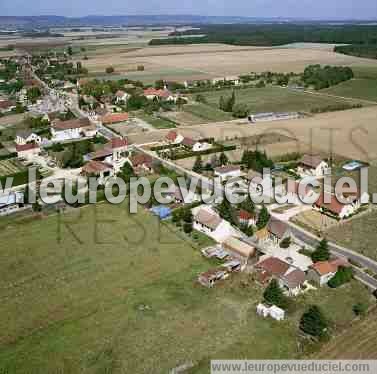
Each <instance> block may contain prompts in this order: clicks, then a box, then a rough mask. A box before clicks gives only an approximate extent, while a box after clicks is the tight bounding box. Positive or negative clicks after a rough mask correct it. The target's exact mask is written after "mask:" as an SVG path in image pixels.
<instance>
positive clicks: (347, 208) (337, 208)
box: [313, 192, 359, 219]
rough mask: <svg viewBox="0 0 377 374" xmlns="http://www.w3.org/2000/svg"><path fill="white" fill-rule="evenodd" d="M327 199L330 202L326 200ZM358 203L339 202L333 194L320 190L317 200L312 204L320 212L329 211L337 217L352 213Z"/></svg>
mask: <svg viewBox="0 0 377 374" xmlns="http://www.w3.org/2000/svg"><path fill="white" fill-rule="evenodd" d="M327 199H329V201H330V202H327ZM358 207H359V205H358V204H356V205H354V204H353V203H352V202H351V201H350V202H349V203H346V204H344V203H341V202H340V201H339V200H338V199H337V198H336V196H335V195H333V194H330V193H327V192H322V193H321V195H320V196H319V198H318V200H317V201H316V202H315V203H314V204H313V208H314V209H315V210H317V211H319V212H321V213H324V214H326V213H329V214H330V215H333V216H335V217H337V218H339V219H344V218H347V217H349V216H351V215H353V214H354V213H355V212H356V210H357V209H358Z"/></svg>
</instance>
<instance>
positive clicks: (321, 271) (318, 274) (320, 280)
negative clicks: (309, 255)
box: [307, 258, 350, 286]
mask: <svg viewBox="0 0 377 374" xmlns="http://www.w3.org/2000/svg"><path fill="white" fill-rule="evenodd" d="M349 266H350V264H349V262H348V261H347V259H345V258H336V259H333V260H329V261H320V262H316V263H315V264H313V265H312V266H311V267H310V269H309V271H308V275H307V278H308V280H310V281H312V282H314V283H315V284H317V285H319V286H324V285H325V284H327V282H328V281H329V280H330V279H331V278H333V277H334V276H335V274H336V272H337V271H338V269H339V267H349Z"/></svg>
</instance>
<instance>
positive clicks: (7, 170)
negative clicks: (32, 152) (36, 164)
mask: <svg viewBox="0 0 377 374" xmlns="http://www.w3.org/2000/svg"><path fill="white" fill-rule="evenodd" d="M23 170H25V168H24V167H23V166H22V165H21V164H20V163H19V162H18V161H17V160H16V159H9V160H1V161H0V177H6V176H8V175H13V174H17V173H19V172H21V171H23Z"/></svg>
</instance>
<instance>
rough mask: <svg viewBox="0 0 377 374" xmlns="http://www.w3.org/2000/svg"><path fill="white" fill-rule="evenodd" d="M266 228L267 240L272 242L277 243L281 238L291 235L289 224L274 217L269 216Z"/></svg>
mask: <svg viewBox="0 0 377 374" xmlns="http://www.w3.org/2000/svg"><path fill="white" fill-rule="evenodd" d="M266 228H267V231H268V234H269V240H271V241H272V242H273V243H274V244H279V243H280V242H281V241H282V240H283V239H285V238H289V237H290V236H291V230H290V228H289V225H288V224H287V223H285V222H283V221H280V220H278V219H276V218H274V217H271V218H270V220H269V222H268V224H267V227H266Z"/></svg>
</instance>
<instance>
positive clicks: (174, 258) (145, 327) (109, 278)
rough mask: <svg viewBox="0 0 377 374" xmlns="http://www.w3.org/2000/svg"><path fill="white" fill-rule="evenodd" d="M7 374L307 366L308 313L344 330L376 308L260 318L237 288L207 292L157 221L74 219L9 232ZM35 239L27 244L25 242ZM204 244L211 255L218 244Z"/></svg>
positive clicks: (189, 247)
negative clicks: (224, 362)
mask: <svg viewBox="0 0 377 374" xmlns="http://www.w3.org/2000/svg"><path fill="white" fill-rule="evenodd" d="M3 223H4V224H2V226H1V227H2V228H5V230H2V241H1V244H0V261H1V263H2V272H1V276H0V296H1V300H2V308H1V319H0V321H1V322H0V326H1V331H2V334H1V337H0V369H1V370H2V371H4V372H7V373H17V374H18V373H28V374H29V373H38V374H39V373H57V372H64V373H68V372H69V373H82V372H85V373H121V372H127V373H166V372H168V370H169V369H171V368H173V367H176V366H178V365H181V364H183V363H185V362H188V361H193V362H194V363H198V365H197V366H196V367H195V369H194V371H193V372H197V373H208V360H209V359H210V358H215V357H222V358H224V357H227V358H242V357H250V358H265V359H268V358H288V357H289V358H293V357H297V356H298V354H299V352H298V351H297V345H296V344H297V335H296V333H297V324H296V323H297V320H298V318H299V316H300V315H301V313H302V308H304V307H305V305H306V304H307V303H312V302H316V303H319V304H321V305H322V306H323V308H324V310H325V312H326V314H328V315H329V316H331V318H332V320H333V322H334V323H335V325H336V326H342V325H344V324H346V323H347V322H348V321H349V320H350V319H351V318H352V317H353V316H352V312H351V308H352V305H353V304H354V303H355V302H357V301H359V300H360V299H362V300H364V299H367V298H368V296H367V295H368V294H367V292H366V290H365V289H364V287H362V286H361V285H359V284H358V283H352V284H350V285H348V286H347V287H343V288H342V289H339V290H337V291H334V290H330V289H323V290H321V291H318V293H316V294H313V295H307V296H304V297H303V298H302V299H301V300H300V301H299V303H298V304H297V309H296V311H295V312H294V314H292V319H290V320H289V321H287V322H285V323H276V322H273V321H271V320H262V319H260V318H258V317H257V316H256V314H255V306H256V303H257V302H258V301H259V300H260V298H261V290H260V289H259V288H258V287H257V286H255V285H254V283H253V282H251V281H249V280H248V279H246V278H242V277H241V276H235V277H234V278H233V279H231V280H228V281H227V282H225V284H224V285H223V286H222V285H219V287H217V288H216V289H214V290H207V289H205V288H203V287H200V286H198V285H197V284H196V283H195V279H196V276H197V274H198V273H199V272H201V271H203V270H206V269H208V268H209V267H211V266H213V265H211V263H210V262H208V261H207V260H205V259H203V258H202V257H201V255H200V254H199V251H198V250H197V247H196V245H193V244H192V242H191V241H187V240H185V239H184V238H185V237H184V236H182V234H181V233H180V232H175V231H172V229H170V228H169V226H166V225H165V224H164V225H160V223H159V221H158V220H157V219H156V218H155V217H153V216H151V215H150V214H149V213H147V212H145V211H140V212H139V213H138V214H137V215H136V216H130V215H129V214H127V212H126V209H125V206H124V205H122V206H111V205H108V204H101V205H97V206H90V207H87V208H85V209H81V210H80V211H74V212H72V213H70V214H68V215H66V216H64V217H62V218H59V216H52V217H49V218H46V219H43V220H36V219H33V220H28V221H19V222H14V221H11V220H6V221H4V222H3ZM25 238H27V240H25ZM199 242H200V243H201V244H202V245H204V244H206V243H207V242H206V241H204V242H202V241H201V240H199Z"/></svg>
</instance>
